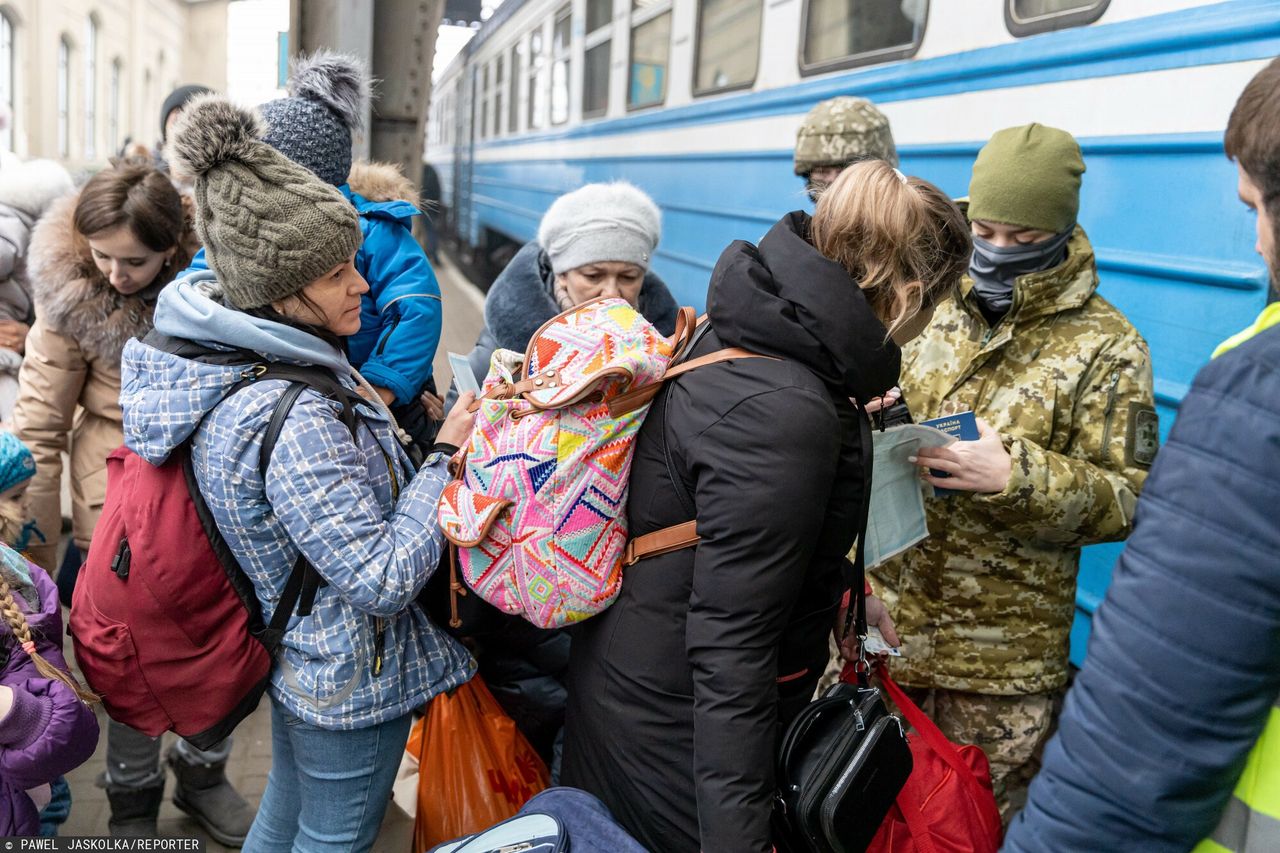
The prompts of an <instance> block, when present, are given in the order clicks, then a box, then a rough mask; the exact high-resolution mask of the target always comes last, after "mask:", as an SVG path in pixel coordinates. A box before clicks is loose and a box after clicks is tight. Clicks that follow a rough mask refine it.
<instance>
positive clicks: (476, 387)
mask: <svg viewBox="0 0 1280 853" xmlns="http://www.w3.org/2000/svg"><path fill="white" fill-rule="evenodd" d="M449 369H450V370H452V371H453V384H454V385H457V386H458V393H459V394H465V393H467V392H468V391H471V392H473V393H474V394H475V395H476V396H477V397H479V396H480V383H479V382H477V381H476V375H475V374H474V373H472V372H471V362H469V361H467V357H466V356H465V355H458V354H457V353H456V352H451V353H449Z"/></svg>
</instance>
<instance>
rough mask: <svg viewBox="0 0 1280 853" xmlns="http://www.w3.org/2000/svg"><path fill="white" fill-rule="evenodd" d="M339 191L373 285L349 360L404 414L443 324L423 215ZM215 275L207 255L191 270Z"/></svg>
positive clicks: (359, 264)
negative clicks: (422, 236)
mask: <svg viewBox="0 0 1280 853" xmlns="http://www.w3.org/2000/svg"><path fill="white" fill-rule="evenodd" d="M338 189H339V190H341V191H342V194H343V195H344V196H346V197H347V200H348V201H350V202H351V204H352V206H353V207H355V209H356V212H357V213H359V214H360V230H361V231H362V232H363V233H364V242H363V243H362V244H361V246H360V249H359V251H357V252H356V269H357V270H359V271H360V275H362V276H364V280H365V281H367V282H368V283H369V292H368V293H366V294H365V295H364V297H363V298H362V299H361V300H360V331H358V332H356V333H355V334H354V335H352V336H351V337H349V338H348V339H347V354H348V356H349V357H350V359H351V363H352V364H353V365H355V367H356V369H357V370H359V371H360V373H361V374H362V375H363V376H364V378H365V379H368V380H369V382H370V383H371V384H373V385H376V386H378V387H379V388H387V389H389V390H390V391H392V392H393V393H394V394H395V395H396V399H395V402H396V405H401V406H402V405H404V404H406V403H409V402H411V401H413V400H415V399H417V397H418V394H419V393H420V392H421V391H422V388H423V386H425V385H426V384H427V380H428V379H429V378H430V377H431V368H432V361H433V359H434V358H435V354H436V347H437V346H439V344H440V324H441V319H442V316H443V306H442V305H441V302H440V283H439V282H438V281H436V274H435V271H433V270H432V269H431V264H430V263H428V261H427V256H426V255H425V254H423V251H422V247H421V246H419V245H418V241H417V240H415V239H413V231H412V227H413V217H415V216H417V215H418V213H419V211H418V209H417V208H416V207H414V206H413V205H412V204H409V202H407V201H369V200H368V199H366V198H365V197H364V196H362V195H360V194H358V193H356V192H354V191H353V190H352V189H351V187H350V186H348V185H347V184H343V185H342V186H340V187H338ZM208 268H209V262H208V261H207V260H205V256H204V249H201V250H200V251H199V252H197V253H196V256H195V257H194V258H192V259H191V266H190V267H189V268H188V269H189V270H207V269H208ZM183 275H185V273H183ZM180 277H181V276H180Z"/></svg>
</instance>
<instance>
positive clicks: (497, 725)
mask: <svg viewBox="0 0 1280 853" xmlns="http://www.w3.org/2000/svg"><path fill="white" fill-rule="evenodd" d="M424 733H425V734H424ZM406 749H407V750H408V751H409V752H410V753H411V754H413V755H416V756H417V757H418V814H417V816H416V817H415V818H414V826H413V834H414V840H415V844H414V850H429V849H431V848H432V847H434V846H435V845H437V844H439V843H441V842H443V841H449V840H451V839H454V838H458V837H459V836H463V835H467V834H469V833H472V832H478V831H480V830H482V829H485V828H487V827H489V826H492V825H493V824H495V823H498V822H499V821H503V820H506V819H507V818H509V817H511V816H512V815H514V814H515V813H516V812H517V811H519V810H520V807H521V806H523V805H524V804H525V803H526V802H528V800H529V798H530V797H532V796H533V795H534V794H536V793H538V792H539V791H541V790H543V789H544V788H546V787H547V785H548V783H549V782H550V777H549V774H548V773H547V766H546V765H545V764H544V763H543V762H542V759H541V758H539V757H538V753H537V752H535V751H534V749H533V747H532V746H530V745H529V741H527V740H525V737H524V735H522V734H521V733H520V731H519V730H518V729H517V728H516V724H515V721H514V720H512V719H511V718H510V717H508V716H507V715H506V713H504V712H503V710H502V706H501V705H499V704H498V700H497V699H494V698H493V694H492V693H490V692H489V688H487V687H485V685H484V682H483V681H481V679H480V676H478V675H477V676H476V677H475V678H472V679H471V680H470V681H468V682H467V683H466V684H464V685H462V686H461V687H459V688H458V689H457V690H455V691H454V692H453V695H448V694H443V693H442V694H440V695H439V696H437V697H436V698H434V699H432V700H431V704H430V705H429V706H428V707H427V715H426V716H425V717H423V718H422V719H421V720H419V721H418V722H416V723H414V726H413V729H412V730H411V731H410V732H409V743H408V745H407V746H406Z"/></svg>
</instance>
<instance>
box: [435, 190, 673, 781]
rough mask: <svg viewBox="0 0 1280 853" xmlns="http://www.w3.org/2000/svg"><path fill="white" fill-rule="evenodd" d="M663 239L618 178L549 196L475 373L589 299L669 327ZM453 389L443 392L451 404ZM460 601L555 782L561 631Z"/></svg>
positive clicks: (494, 297) (489, 327) (496, 304)
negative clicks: (622, 304) (619, 305)
mask: <svg viewBox="0 0 1280 853" xmlns="http://www.w3.org/2000/svg"><path fill="white" fill-rule="evenodd" d="M661 236H662V219H661V214H660V213H659V211H658V206H657V205H656V204H654V202H653V199H651V198H649V196H648V195H647V194H645V192H644V191H643V190H640V189H639V188H637V187H635V186H633V185H631V184H629V183H626V182H625V181H616V182H613V183H598V184H587V185H585V186H582V187H579V188H578V189H576V190H574V191H573V192H570V193H566V194H565V195H562V196H560V197H559V198H557V199H556V200H555V201H554V202H553V203H552V204H551V207H550V208H548V209H547V212H546V213H545V214H543V217H542V223H541V224H540V225H539V227H538V237H537V239H536V240H531V241H530V242H528V243H526V244H525V245H524V247H523V248H522V249H520V251H519V252H517V253H516V255H515V257H514V258H512V259H511V262H510V263H508V264H507V266H506V268H505V269H504V270H503V271H502V273H501V274H500V275H499V276H498V278H497V279H496V280H495V281H494V283H493V286H492V287H490V288H489V293H488V296H487V297H486V298H485V303H484V320H485V325H484V329H482V330H481V332H480V337H479V339H478V340H477V341H476V345H475V348H474V349H473V350H472V351H471V354H470V355H469V356H468V357H467V360H468V362H469V363H470V365H471V372H472V373H473V374H474V375H475V377H476V379H477V380H481V381H483V379H484V377H485V375H486V374H488V372H489V360H490V358H491V357H492V355H493V352H494V350H496V349H498V348H505V349H513V350H516V351H517V352H524V350H525V348H526V347H527V346H528V345H529V339H530V338H531V337H533V335H534V333H535V332H537V330H538V329H539V328H540V327H541V326H542V325H543V324H544V323H546V322H547V321H548V320H550V319H551V318H552V317H554V316H555V315H557V314H559V313H560V312H561V311H564V310H567V309H569V308H572V307H573V306H575V305H580V304H582V303H583V302H586V301H588V300H591V299H598V298H601V297H619V298H622V299H625V300H627V301H628V302H629V303H631V304H632V305H633V306H635V308H636V309H637V310H639V311H640V313H641V314H643V315H644V316H645V318H646V319H647V320H649V322H651V323H653V324H654V325H655V326H657V327H658V330H659V331H661V332H662V333H663V334H664V335H670V334H671V333H672V332H674V331H675V322H676V309H677V305H676V301H675V299H674V298H672V296H671V292H670V291H669V290H667V286H666V284H665V283H664V282H663V281H662V279H661V278H659V277H658V276H657V275H656V274H655V273H654V272H652V271H651V270H650V269H649V267H650V265H651V264H652V263H653V254H654V250H655V249H656V247H657V245H658V239H659V238H660V237H661ZM455 394H456V392H453V391H451V392H450V394H449V401H450V402H451V401H452V400H453V399H454V397H455ZM473 599H474V600H473ZM464 606H465V607H466V608H468V610H469V611H470V612H468V614H467V615H468V618H467V619H466V620H465V622H466V624H467V626H468V628H477V630H476V631H475V632H474V634H473V635H472V636H471V639H473V640H479V641H480V642H482V644H483V648H484V654H483V655H481V656H480V671H481V675H482V676H483V677H484V679H485V684H486V685H487V686H488V687H489V689H490V690H491V691H492V692H493V694H494V696H495V697H496V698H497V699H498V701H499V702H502V703H503V707H504V708H505V709H506V711H507V713H509V714H510V715H511V716H512V717H513V718H514V719H515V721H516V725H518V726H519V727H520V730H521V731H522V732H523V733H524V734H525V736H526V737H528V738H529V741H530V743H532V744H533V746H534V748H535V749H537V750H538V751H539V753H540V754H541V755H542V756H543V758H545V759H546V760H547V762H548V764H549V765H551V767H552V778H553V779H554V778H555V777H556V774H557V771H558V769H559V768H558V758H557V756H556V752H555V749H554V745H555V743H556V740H557V736H558V734H559V732H560V730H561V728H562V726H563V723H564V705H565V688H564V671H565V669H566V667H567V666H568V664H569V635H568V634H567V633H565V632H564V631H562V630H547V631H544V630H541V629H538V628H534V627H533V626H531V625H529V623H528V622H526V621H525V620H523V619H520V618H518V617H512V616H508V615H507V614H504V613H500V612H498V611H497V610H495V609H494V608H492V607H490V606H488V605H486V604H485V603H484V602H482V601H480V600H479V599H478V598H477V597H476V596H471V597H470V599H468V600H466V601H464ZM477 611H478V612H477Z"/></svg>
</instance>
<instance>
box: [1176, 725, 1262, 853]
mask: <svg viewBox="0 0 1280 853" xmlns="http://www.w3.org/2000/svg"><path fill="white" fill-rule="evenodd" d="M1264 850H1280V703H1278V704H1277V705H1276V706H1273V707H1272V708H1271V716H1270V718H1268V720H1267V726H1266V728H1264V729H1263V730H1262V737H1260V738H1258V742H1257V743H1256V744H1254V746H1253V751H1252V752H1250V753H1249V760H1248V761H1247V762H1245V765H1244V772H1243V773H1241V774H1240V781H1239V782H1238V783H1237V784H1236V789H1235V791H1234V792H1232V794H1231V799H1230V800H1228V801H1227V807H1226V809H1224V810H1223V812H1222V820H1220V821H1219V822H1218V828H1217V829H1215V830H1214V831H1213V834H1212V835H1210V836H1209V837H1208V838H1206V839H1205V840H1204V841H1201V842H1200V843H1199V844H1198V845H1196V847H1195V849H1194V850H1193V851H1192V853H1252V851H1264Z"/></svg>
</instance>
